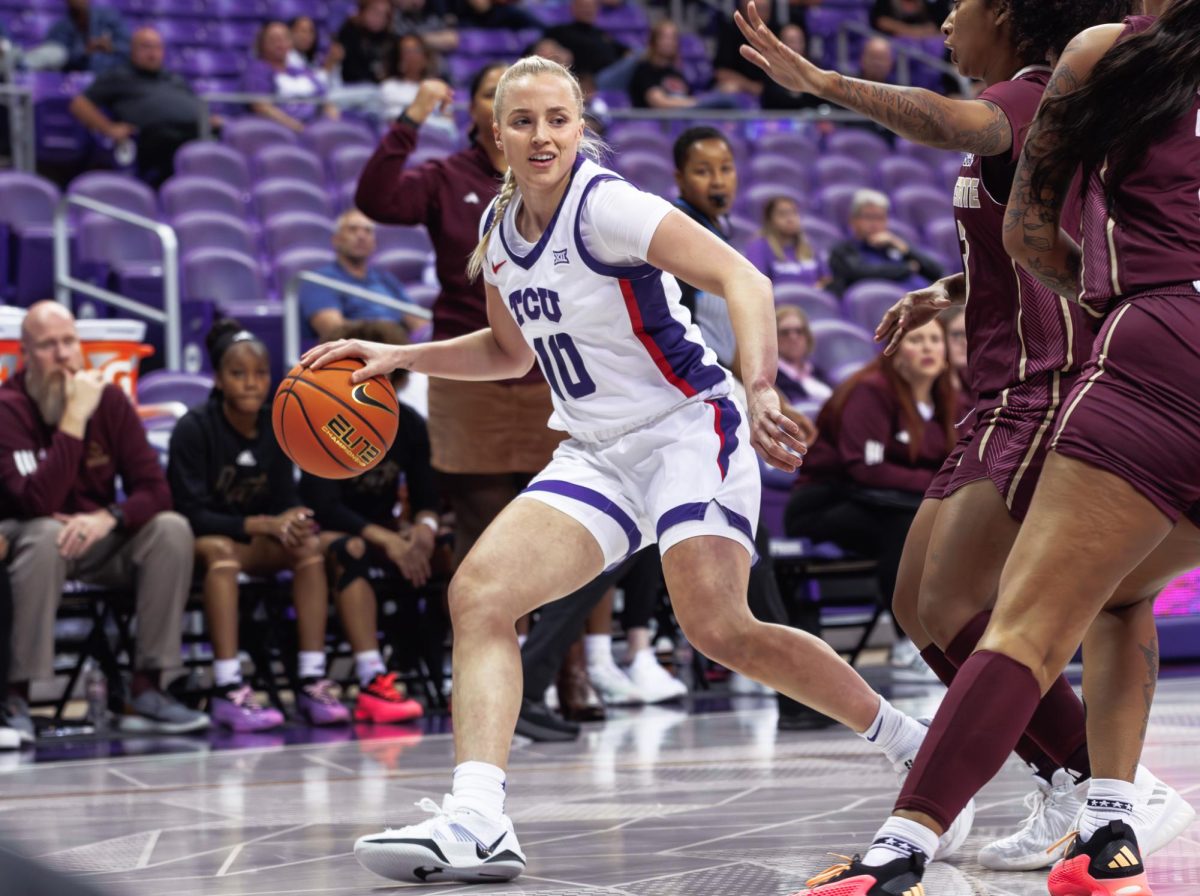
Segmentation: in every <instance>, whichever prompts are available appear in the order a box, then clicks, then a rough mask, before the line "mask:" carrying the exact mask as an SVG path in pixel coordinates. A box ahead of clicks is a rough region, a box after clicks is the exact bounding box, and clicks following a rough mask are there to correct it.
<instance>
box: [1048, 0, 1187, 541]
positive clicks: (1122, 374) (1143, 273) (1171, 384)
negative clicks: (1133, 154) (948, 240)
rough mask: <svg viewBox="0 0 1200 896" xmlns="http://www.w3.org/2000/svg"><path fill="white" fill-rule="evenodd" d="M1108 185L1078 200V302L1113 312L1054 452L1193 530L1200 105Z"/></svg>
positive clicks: (1139, 20) (1137, 27) (1129, 24)
mask: <svg viewBox="0 0 1200 896" xmlns="http://www.w3.org/2000/svg"><path fill="white" fill-rule="evenodd" d="M1153 21H1154V20H1153V19H1152V18H1150V17H1147V16H1135V17H1131V18H1130V19H1128V20H1126V28H1125V32H1124V34H1122V39H1124V38H1125V37H1126V36H1128V35H1130V34H1135V33H1138V32H1140V31H1144V30H1146V29H1147V28H1148V27H1150V25H1151V24H1153ZM1105 176H1106V168H1105V167H1102V168H1101V169H1100V170H1099V171H1097V172H1096V175H1095V176H1094V177H1092V178H1091V179H1090V180H1089V183H1088V188H1087V192H1086V195H1085V197H1084V203H1083V222H1082V232H1083V246H1082V248H1083V272H1084V273H1083V282H1084V287H1085V291H1084V293H1083V296H1082V300H1083V301H1085V302H1087V304H1088V305H1089V306H1090V307H1091V308H1092V309H1093V310H1094V311H1096V312H1111V313H1109V315H1108V318H1107V320H1106V321H1105V323H1104V327H1103V328H1102V329H1101V331H1100V334H1099V335H1098V336H1097V337H1096V341H1095V346H1094V348H1093V353H1092V357H1091V360H1089V361H1088V363H1087V364H1086V365H1085V366H1084V369H1083V371H1082V373H1081V374H1080V377H1079V381H1078V383H1077V385H1076V386H1075V389H1074V391H1073V392H1072V394H1071V395H1070V397H1069V398H1068V399H1067V401H1066V402H1065V404H1064V405H1063V411H1062V414H1061V417H1060V420H1059V423H1058V427H1057V433H1056V434H1055V436H1054V439H1053V442H1052V444H1051V447H1052V448H1053V449H1054V450H1055V451H1058V452H1060V453H1061V454H1064V455H1067V456H1069V457H1074V458H1077V459H1079V460H1083V461H1086V462H1087V463H1090V464H1092V465H1094V466H1098V467H1101V468H1103V469H1105V470H1107V471H1109V472H1111V473H1113V474H1115V475H1117V476H1120V477H1121V478H1122V479H1124V480H1125V481H1126V482H1128V483H1129V484H1130V485H1132V486H1133V487H1134V488H1135V489H1137V490H1138V491H1139V492H1141V493H1142V494H1143V495H1144V496H1145V497H1146V498H1148V499H1149V500H1150V501H1151V502H1153V503H1154V505H1155V506H1156V507H1158V508H1159V510H1161V511H1162V512H1163V513H1164V514H1166V515H1167V517H1168V518H1170V519H1171V520H1176V519H1178V518H1179V516H1180V514H1181V513H1183V512H1185V511H1186V512H1188V515H1189V517H1191V518H1192V519H1193V520H1196V521H1197V522H1200V515H1195V514H1194V511H1190V510H1189V508H1192V505H1194V504H1195V502H1196V501H1198V500H1200V440H1197V438H1196V433H1197V432H1198V431H1200V94H1198V95H1197V96H1196V97H1195V98H1194V99H1193V101H1192V104H1191V106H1190V108H1188V109H1187V110H1186V111H1184V112H1183V114H1182V115H1181V116H1180V117H1179V118H1178V119H1177V120H1176V121H1175V122H1174V123H1173V124H1172V125H1171V126H1169V127H1167V128H1165V129H1164V130H1163V132H1162V134H1161V135H1159V136H1158V137H1157V138H1156V139H1155V140H1154V142H1153V143H1152V144H1151V145H1150V146H1149V147H1147V149H1146V154H1145V156H1144V157H1143V158H1142V160H1141V161H1140V162H1139V163H1138V165H1137V166H1136V168H1135V169H1134V170H1133V171H1131V172H1130V173H1129V174H1128V175H1127V176H1126V177H1125V178H1124V179H1123V180H1122V182H1121V183H1120V184H1117V185H1115V188H1114V189H1113V190H1112V195H1111V197H1110V196H1109V195H1108V193H1107V191H1106V189H1105V187H1106V181H1105Z"/></svg>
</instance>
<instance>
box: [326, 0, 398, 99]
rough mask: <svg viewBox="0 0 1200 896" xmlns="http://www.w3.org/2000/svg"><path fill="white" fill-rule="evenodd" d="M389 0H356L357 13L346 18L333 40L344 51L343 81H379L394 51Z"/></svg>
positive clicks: (392, 57)
mask: <svg viewBox="0 0 1200 896" xmlns="http://www.w3.org/2000/svg"><path fill="white" fill-rule="evenodd" d="M391 25H392V6H391V3H390V2H389V0H358V12H356V13H355V14H354V15H352V16H350V18H348V19H346V21H345V22H343V23H342V27H341V28H339V29H338V33H337V37H336V38H334V40H335V41H336V42H337V45H338V46H340V47H341V48H342V49H343V51H344V56H343V57H342V83H343V84H381V83H383V79H384V78H386V77H387V76H388V72H389V70H390V68H391V66H392V60H393V59H394V54H395V52H396V35H395V34H394V33H393V32H392V30H391Z"/></svg>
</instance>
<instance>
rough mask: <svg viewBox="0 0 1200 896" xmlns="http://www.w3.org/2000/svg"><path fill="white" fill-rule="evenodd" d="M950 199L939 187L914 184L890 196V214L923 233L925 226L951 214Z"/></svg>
mask: <svg viewBox="0 0 1200 896" xmlns="http://www.w3.org/2000/svg"><path fill="white" fill-rule="evenodd" d="M952 209H953V206H952V205H951V197H950V196H949V195H947V193H946V191H945V190H943V189H942V188H941V187H931V186H928V185H925V184H916V185H914V186H910V187H901V188H900V189H899V190H897V191H896V192H895V193H893V194H892V214H893V215H894V216H895V217H897V218H899V219H900V220H902V221H905V222H907V223H908V224H911V225H912V226H913V227H915V228H917V229H918V230H921V231H922V232H924V229H925V224H926V223H927V222H929V221H936V220H937V219H938V218H945V217H946V216H947V215H949V214H951V211H952Z"/></svg>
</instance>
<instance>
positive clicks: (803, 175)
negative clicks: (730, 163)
mask: <svg viewBox="0 0 1200 896" xmlns="http://www.w3.org/2000/svg"><path fill="white" fill-rule="evenodd" d="M746 179H747V181H749V182H750V183H759V182H762V181H774V182H775V183H793V184H795V185H797V186H798V187H800V188H802V189H804V191H805V192H808V191H807V187H808V184H809V180H810V178H809V164H808V162H807V161H801V160H800V159H797V158H796V157H795V156H793V155H791V154H788V153H780V152H766V153H764V152H756V153H755V154H754V156H753V157H752V158H751V159H750V164H749V165H748V166H747V168H746Z"/></svg>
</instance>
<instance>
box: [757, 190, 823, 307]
mask: <svg viewBox="0 0 1200 896" xmlns="http://www.w3.org/2000/svg"><path fill="white" fill-rule="evenodd" d="M745 254H746V257H747V258H748V259H750V261H751V262H752V263H753V264H754V266H755V267H756V268H758V269H759V270H760V271H762V272H763V273H764V274H766V275H767V276H768V277H770V278H771V280H772V281H775V280H787V281H788V282H789V283H803V284H805V285H808V286H820V287H824V286H825V285H826V284H828V283H829V272H828V271H827V270H826V268H825V264H824V262H822V261H821V260H820V259H819V258H818V257H817V253H816V252H814V251H813V247H812V246H811V245H809V242H808V238H807V237H806V236H805V235H804V227H803V225H802V224H801V223H800V209H799V207H798V206H797V205H796V201H795V200H794V199H791V198H789V197H787V196H776V197H775V198H774V199H771V200H770V201H769V202H767V204H766V206H765V207H764V208H763V226H762V232H761V235H760V236H758V237H757V238H755V239H754V240H753V241H752V242H751V243H750V244H749V245H748V246H746V253H745Z"/></svg>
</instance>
